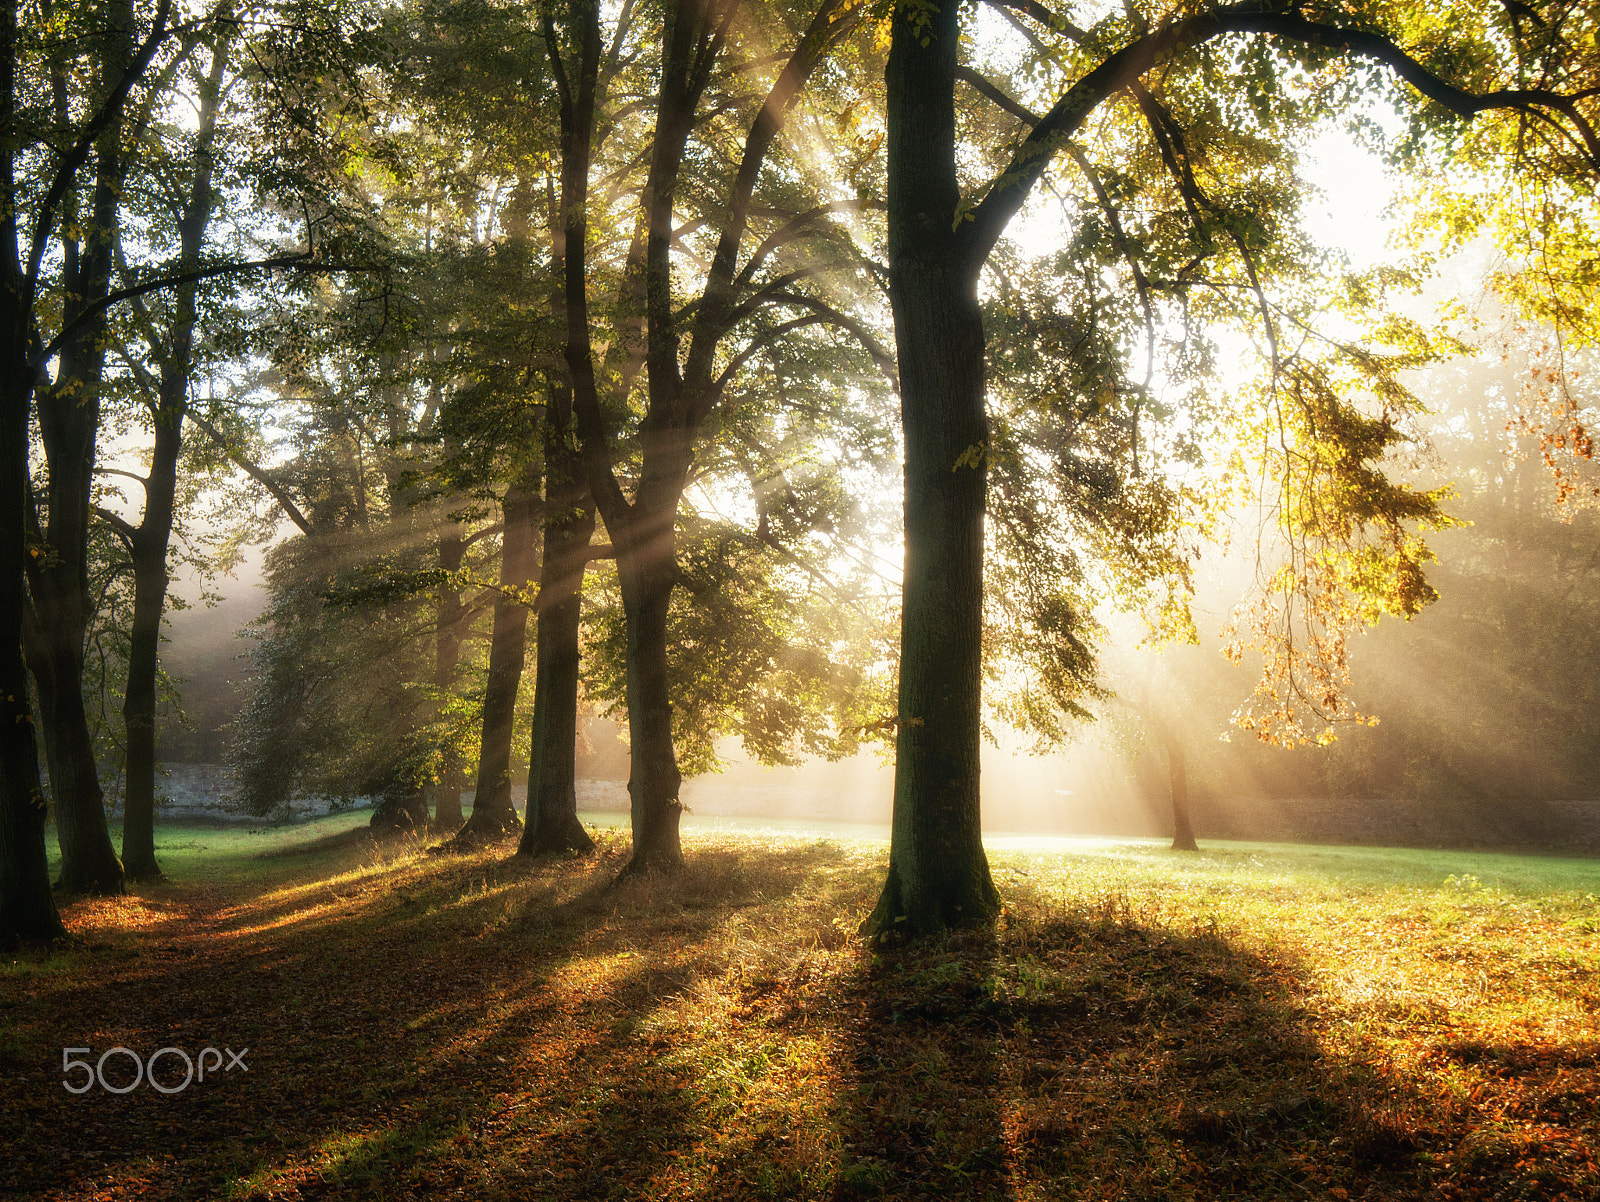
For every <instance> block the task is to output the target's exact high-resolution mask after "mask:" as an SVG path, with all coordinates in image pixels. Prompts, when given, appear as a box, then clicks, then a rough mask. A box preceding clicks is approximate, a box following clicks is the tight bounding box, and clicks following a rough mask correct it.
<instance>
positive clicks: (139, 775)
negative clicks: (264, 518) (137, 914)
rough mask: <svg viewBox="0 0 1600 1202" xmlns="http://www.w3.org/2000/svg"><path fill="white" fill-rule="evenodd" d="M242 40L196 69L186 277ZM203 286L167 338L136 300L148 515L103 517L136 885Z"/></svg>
mask: <svg viewBox="0 0 1600 1202" xmlns="http://www.w3.org/2000/svg"><path fill="white" fill-rule="evenodd" d="M237 36H238V27H237V24H236V22H235V21H234V20H233V19H232V18H231V16H227V15H224V17H223V19H221V20H218V21H216V22H214V23H213V24H212V25H211V28H210V37H209V45H208V46H207V49H208V51H209V55H210V60H209V62H208V63H207V64H206V65H205V67H204V68H203V69H202V68H200V67H195V68H194V80H193V82H194V83H195V84H196V85H197V86H196V95H197V99H198V102H199V105H198V113H197V128H196V130H195V134H194V139H193V148H192V151H191V157H190V164H189V166H190V174H189V179H188V187H187V189H186V190H185V194H184V195H183V196H182V198H181V199H179V198H177V197H170V198H166V199H167V202H168V204H169V205H170V206H171V207H170V209H169V211H168V214H163V216H167V215H170V219H171V221H172V226H173V229H174V232H175V233H176V235H177V242H178V255H177V268H178V270H179V271H180V272H187V273H192V272H193V271H194V270H195V269H196V268H197V267H198V266H199V264H200V256H201V252H202V250H203V249H204V246H205V241H206V234H207V229H208V227H209V226H210V224H211V219H212V214H213V212H214V209H215V207H216V203H217V196H216V188H215V178H216V174H217V169H216V159H217V151H218V148H217V137H218V128H217V127H218V119H219V113H220V110H221V106H222V93H223V83H224V77H225V75H226V72H227V67H228V60H229V55H230V51H231V49H232V47H233V44H234V42H235V39H236V38H237ZM163 132H167V131H163ZM164 224H165V223H164V222H163V223H160V225H158V228H160V227H161V225H164ZM119 257H120V255H119ZM199 288H200V285H199V283H198V282H185V283H183V284H180V285H178V286H177V287H175V288H174V289H173V291H172V295H171V309H170V315H169V317H168V320H167V321H166V323H165V329H164V330H158V328H157V325H156V320H157V319H156V317H155V316H154V315H152V313H151V312H150V310H149V308H148V307H147V306H146V304H145V303H144V301H143V299H142V298H133V299H132V300H131V302H130V308H131V309H132V312H133V314H134V317H135V320H136V323H137V324H138V325H139V326H140V327H141V332H142V333H143V335H144V340H145V345H146V346H147V347H148V348H149V353H150V354H151V356H152V357H153V358H154V359H155V360H156V363H157V368H158V372H159V376H158V377H156V378H152V377H151V374H150V372H149V371H148V370H147V369H146V368H145V367H144V365H143V364H142V363H140V362H138V361H137V360H134V359H130V360H129V363H130V366H131V367H132V369H133V371H134V374H135V375H136V376H137V377H140V380H139V382H140V384H141V385H142V388H143V391H144V393H145V395H146V398H147V401H146V403H147V405H148V407H149V412H150V418H151V426H152V430H153V434H154V443H153V447H152V451H151V457H150V469H149V472H148V474H147V475H146V476H145V477H144V478H143V479H142V480H141V481H140V484H141V485H142V490H143V493H144V498H143V499H144V508H143V514H142V516H141V518H140V521H139V524H138V525H137V526H135V525H132V524H131V523H129V522H127V521H125V520H123V519H122V518H121V517H119V516H118V515H116V514H112V513H108V512H106V511H104V510H102V511H101V517H102V520H105V521H107V522H109V523H110V524H111V525H112V527H113V528H114V529H115V530H116V531H117V533H118V534H119V536H120V537H121V538H122V539H123V540H124V542H125V543H126V545H127V549H128V553H129V556H130V558H131V560H132V566H133V577H134V601H133V625H132V629H131V631H130V632H129V643H130V645H129V652H128V674H127V683H126V687H125V689H124V694H123V718H124V722H125V725H126V730H127V740H126V758H125V768H124V784H123V798H124V801H123V831H122V864H123V870H124V871H125V872H126V873H127V875H128V876H129V878H130V879H133V880H149V879H155V878H159V877H160V876H161V867H160V865H159V864H158V863H157V862H156V854H155V777H156V694H157V666H158V659H159V647H160V640H161V619H162V614H163V611H164V610H165V608H166V597H167V581H168V568H167V548H168V543H169V541H170V539H171V537H172V530H173V522H174V518H175V511H176V501H177V493H178V472H179V463H180V459H181V457H182V451H183V421H184V416H185V413H186V412H187V410H188V405H189V390H190V387H191V374H192V372H193V369H194V366H195V345H194V344H195V334H196V328H197V325H198V322H199V306H198V303H197V302H198V295H197V294H198V292H199Z"/></svg>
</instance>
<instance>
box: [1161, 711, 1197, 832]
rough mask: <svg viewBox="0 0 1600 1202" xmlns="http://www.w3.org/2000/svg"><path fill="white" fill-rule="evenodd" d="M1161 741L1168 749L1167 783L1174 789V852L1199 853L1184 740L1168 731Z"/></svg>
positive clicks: (1164, 732) (1164, 733) (1163, 734)
mask: <svg viewBox="0 0 1600 1202" xmlns="http://www.w3.org/2000/svg"><path fill="white" fill-rule="evenodd" d="M1161 741H1162V743H1163V744H1164V745H1165V747H1166V749H1167V781H1168V783H1169V784H1170V786H1171V789H1172V850H1173V851H1199V850H1200V846H1199V844H1197V843H1196V842H1195V841H1194V827H1193V826H1192V825H1191V824H1190V822H1189V771H1188V763H1187V760H1186V759H1185V757H1184V753H1183V740H1182V739H1180V738H1178V737H1177V736H1176V735H1174V734H1173V733H1172V732H1171V731H1170V730H1168V731H1163V732H1162V738H1161Z"/></svg>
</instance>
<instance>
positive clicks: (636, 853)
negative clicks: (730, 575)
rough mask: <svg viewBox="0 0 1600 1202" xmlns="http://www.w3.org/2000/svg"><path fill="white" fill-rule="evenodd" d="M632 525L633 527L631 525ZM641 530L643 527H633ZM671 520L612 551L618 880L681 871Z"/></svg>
mask: <svg viewBox="0 0 1600 1202" xmlns="http://www.w3.org/2000/svg"><path fill="white" fill-rule="evenodd" d="M636 520H637V519H636ZM640 524H641V525H643V523H642V522H641V523H640ZM672 524H673V523H672V519H671V517H668V518H667V519H666V521H665V522H664V523H662V522H661V521H659V520H658V521H657V522H656V523H653V526H652V527H645V529H651V528H653V529H654V530H655V531H656V537H654V538H651V537H649V536H648V535H647V536H645V537H643V538H641V539H639V540H638V541H637V542H634V541H633V540H632V539H629V540H627V541H628V542H629V543H631V544H632V545H631V546H629V547H628V549H627V551H626V552H625V551H624V549H623V542H622V541H618V546H617V574H618V576H619V577H620V578H621V579H620V582H621V585H622V608H623V619H624V621H625V622H626V624H627V654H628V677H627V683H628V742H629V751H630V755H629V767H628V797H629V811H630V819H631V823H632V827H633V856H632V858H631V859H630V860H629V861H628V864H627V866H626V867H625V868H624V869H623V873H624V875H633V874H639V873H645V872H662V873H673V872H676V871H677V870H678V869H680V868H682V867H683V844H682V842H681V840H680V839H679V835H678V822H679V819H680V818H681V817H682V816H683V803H682V802H680V801H679V800H678V791H679V789H680V788H681V787H682V785H683V774H682V773H681V772H680V771H679V770H678V754H677V749H676V748H675V747H674V745H673V741H672V696H671V689H670V686H669V683H668V681H669V673H668V670H667V610H668V606H669V605H670V603H671V600H672V588H673V585H674V584H675V583H676V580H677V557H676V555H675V554H674V547H673V538H672Z"/></svg>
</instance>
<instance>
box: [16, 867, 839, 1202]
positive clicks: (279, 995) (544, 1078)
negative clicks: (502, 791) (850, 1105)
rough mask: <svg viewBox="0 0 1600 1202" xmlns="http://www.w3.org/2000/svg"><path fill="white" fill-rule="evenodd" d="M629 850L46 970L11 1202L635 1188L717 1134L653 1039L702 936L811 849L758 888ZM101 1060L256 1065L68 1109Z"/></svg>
mask: <svg viewBox="0 0 1600 1202" xmlns="http://www.w3.org/2000/svg"><path fill="white" fill-rule="evenodd" d="M620 855H621V852H620V850H616V849H614V850H613V851H612V852H611V853H610V857H609V859H608V858H607V857H606V856H604V855H603V856H602V857H600V859H599V861H598V862H596V861H595V860H589V861H580V862H574V863H556V864H545V865H542V866H538V867H534V868H529V867H526V866H523V865H520V864H512V865H507V864H504V863H495V862H493V861H490V860H485V859H482V858H480V859H478V860H473V861H462V862H455V863H450V862H446V863H442V864H438V865H437V866H436V867H434V868H433V869H432V870H430V871H427V872H425V873H422V874H420V875H418V874H416V873H412V874H411V875H409V876H407V875H405V874H404V872H403V871H401V872H399V873H398V874H397V875H396V876H395V878H394V879H393V880H392V881H390V880H388V879H386V878H385V877H384V876H383V875H382V874H377V875H375V876H374V877H373V878H372V879H370V880H367V881H365V882H364V883H363V884H362V886H361V889H362V890H363V891H362V892H361V893H360V894H359V895H358V896H355V897H354V898H352V899H347V903H346V908H345V909H344V910H343V911H342V912H341V913H340V914H338V915H336V916H334V917H333V918H332V919H331V920H322V921H315V922H303V921H288V922H286V923H285V924H284V925H282V926H275V927H270V928H267V929H253V930H251V929H250V928H251V926H252V924H251V915H250V914H248V913H247V912H241V913H240V914H239V915H237V925H238V926H239V927H240V928H243V929H246V930H249V931H250V933H248V934H245V935H240V936H237V937H234V938H229V937H228V936H227V932H225V931H223V932H219V933H216V934H214V935H213V936H210V937H208V938H206V939H199V938H196V939H193V940H190V941H187V942H186V941H185V940H184V939H183V937H182V935H181V934H176V935H175V934H174V933H172V932H164V933H162V934H161V935H159V936H157V937H154V938H150V939H148V940H143V941H142V942H140V941H135V944H134V946H132V947H130V948H127V949H122V950H118V951H115V952H114V953H108V955H113V956H114V959H98V960H97V959H94V955H95V954H91V957H90V959H91V962H90V963H88V964H87V965H86V970H85V973H84V974H81V975H80V979H75V978H73V977H71V976H57V977H51V976H48V975H41V976H39V977H38V978H36V979H35V980H34V982H33V985H32V987H31V988H30V991H29V995H28V996H27V997H26V999H22V1000H21V1004H20V1005H14V1008H10V1009H8V1010H7V1012H6V1017H7V1019H8V1020H15V1025H16V1027H17V1033H16V1034H15V1035H14V1036H13V1035H12V1034H11V1033H9V1032H8V1033H7V1039H6V1040H5V1041H0V1079H3V1080H4V1089H5V1092H6V1095H7V1099H6V1107H5V1110H6V1113H7V1120H8V1121H7V1123H6V1124H5V1127H4V1129H3V1134H0V1155H3V1157H4V1160H5V1162H6V1185H7V1188H8V1190H14V1191H16V1193H18V1194H20V1195H21V1196H36V1197H41V1198H87V1197H91V1196H98V1195H100V1194H103V1193H105V1192H106V1191H108V1190H110V1189H111V1188H113V1187H117V1186H123V1187H137V1188H139V1189H140V1190H147V1191H149V1192H150V1193H151V1194H152V1195H154V1196H173V1197H214V1196H218V1195H222V1194H231V1195H233V1196H238V1197H258V1196H266V1195H269V1194H271V1195H276V1196H287V1197H314V1196H348V1197H355V1196H363V1197H364V1196H372V1195H374V1194H375V1193H377V1192H382V1193H384V1194H385V1195H389V1196H407V1195H408V1194H409V1195H412V1196H418V1197H422V1196H450V1195H452V1194H454V1195H457V1196H471V1197H494V1196H509V1197H527V1196H556V1197H572V1198H608V1197H617V1198H623V1197H638V1196H640V1195H641V1191H643V1189H644V1187H645V1184H646V1183H647V1182H649V1181H650V1180H651V1179H652V1178H654V1177H655V1176H656V1175H657V1174H658V1173H659V1172H660V1171H661V1170H662V1168H663V1166H664V1165H665V1164H666V1163H667V1161H668V1160H669V1158H670V1157H671V1156H673V1155H674V1154H675V1153H677V1152H678V1151H679V1150H680V1149H681V1148H682V1147H683V1146H684V1145H685V1144H687V1143H689V1142H691V1141H692V1140H693V1139H694V1138H696V1137H697V1135H698V1134H703V1132H702V1131H701V1129H700V1126H698V1125H700V1124H702V1119H701V1116H699V1115H698V1114H697V1111H696V1105H697V1103H696V1097H695V1094H694V1092H693V1091H692V1089H691V1088H690V1086H691V1085H692V1082H690V1081H688V1080H687V1079H686V1078H685V1076H684V1075H683V1074H682V1073H681V1072H680V1071H679V1070H677V1069H676V1068H675V1067H674V1065H673V1063H672V1060H671V1052H672V1049H671V1048H670V1047H669V1046H667V1045H666V1044H665V1043H664V1042H663V1041H661V1040H659V1039H651V1038H642V1037H640V1036H638V1035H636V1034H635V1032H636V1030H637V1029H638V1028H639V1027H640V1026H641V1024H643V1023H644V1022H645V1020H646V1019H648V1018H649V1017H650V1016H651V1015H652V1014H654V1013H655V1012H656V1011H657V1010H658V1009H659V1008H660V1007H661V1006H662V1005H663V1004H664V1003H665V1002H666V1001H667V1000H668V999H670V998H672V997H673V996H674V995H675V994H677V993H679V992H682V991H683V990H685V989H688V988H690V987H691V986H692V985H693V983H694V981H695V980H696V979H697V978H698V977H699V976H700V975H701V974H702V973H704V972H706V971H714V966H713V965H708V963H707V961H706V955H707V953H706V951H705V948H704V946H702V945H704V944H705V943H706V941H707V939H708V938H709V937H711V936H713V935H715V933H716V931H717V929H718V927H719V924H720V922H721V920H722V918H723V917H724V916H725V915H726V913H727V910H728V908H729V907H739V906H744V905H753V904H755V903H756V901H757V900H760V901H762V902H770V901H773V900H774V899H782V898H783V897H784V896H785V895H786V894H787V893H788V892H789V891H792V890H793V889H794V888H795V887H796V886H797V885H799V884H800V883H801V882H802V881H803V880H804V879H805V878H806V876H807V875H808V873H809V871H810V870H811V869H812V868H813V867H814V866H815V853H812V852H805V851H796V852H794V853H793V854H786V853H774V854H773V855H771V856H770V857H763V860H762V864H761V870H760V874H759V878H758V879H757V878H755V877H754V876H752V875H747V874H746V872H745V870H744V866H743V861H744V857H741V856H739V855H738V854H736V853H733V852H727V851H719V850H712V851H707V852H701V853H698V854H697V855H696V856H695V857H694V861H693V863H692V864H691V867H690V869H689V871H688V872H686V873H685V874H684V878H683V879H682V880H680V881H675V882H673V883H672V884H670V885H667V884H662V883H659V882H648V881H647V882H642V883H640V884H639V885H637V886H630V887H625V888H622V889H617V890H607V889H604V888H602V887H601V885H602V883H603V882H605V881H607V880H609V878H610V877H612V876H614V874H615V870H616V867H617V866H618V865H617V862H614V861H618V860H619V859H620ZM246 909H247V908H246ZM269 909H271V910H272V911H273V915H274V917H275V918H276V919H278V920H283V919H285V918H288V919H291V920H292V919H293V915H292V914H288V915H286V914H284V913H282V912H281V906H279V905H277V904H274V905H272V906H270V907H269ZM174 940H176V941H175V942H174ZM6 1000H7V1001H8V1002H11V1001H12V999H10V998H8V999H6ZM85 1046H87V1047H90V1048H92V1049H93V1052H92V1057H91V1058H98V1056H99V1055H100V1054H101V1052H102V1051H103V1050H104V1049H106V1048H110V1047H113V1046H122V1047H128V1048H132V1049H135V1050H137V1051H139V1052H141V1053H144V1054H146V1055H148V1053H149V1052H152V1051H154V1050H155V1049H157V1048H161V1047H167V1046H172V1047H179V1048H184V1049H187V1050H188V1051H190V1052H191V1053H195V1052H197V1051H198V1050H199V1049H200V1048H202V1047H206V1046H217V1047H231V1048H234V1049H243V1048H249V1049H250V1052H249V1055H248V1061H247V1063H248V1071H242V1070H239V1071H235V1072H233V1073H232V1074H225V1075H217V1074H213V1076H212V1077H211V1079H209V1080H207V1081H206V1082H205V1084H204V1085H203V1086H201V1085H198V1084H195V1085H191V1086H190V1087H188V1088H186V1089H184V1090H182V1091H181V1092H177V1093H173V1094H170V1095H163V1094H161V1093H158V1092H155V1091H153V1090H151V1089H150V1088H149V1087H148V1086H140V1087H139V1088H136V1089H135V1090H133V1091H132V1092H129V1093H127V1094H126V1095H116V1094H112V1093H108V1092H105V1091H103V1090H101V1089H99V1088H94V1089H91V1090H90V1091H89V1092H88V1093H85V1094H83V1095H81V1096H74V1095H72V1094H69V1093H67V1092H66V1091H65V1090H64V1089H63V1087H62V1085H61V1076H62V1074H61V1071H60V1056H61V1053H60V1050H59V1049H60V1048H61V1047H85ZM173 1063H174V1064H175V1063H176V1062H175V1061H174V1062H173ZM116 1067H117V1066H116V1064H111V1065H108V1069H111V1070H114V1069H115V1068H116ZM114 1083H117V1084H120V1083H121V1082H120V1081H116V1082H114ZM172 1083H173V1082H170V1081H169V1082H168V1084H172ZM13 1101H15V1103H16V1105H15V1106H13V1105H12V1103H13Z"/></svg>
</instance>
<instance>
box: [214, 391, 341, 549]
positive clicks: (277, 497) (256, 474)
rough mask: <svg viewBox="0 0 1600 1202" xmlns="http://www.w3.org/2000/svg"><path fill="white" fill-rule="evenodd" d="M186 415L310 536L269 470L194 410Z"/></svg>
mask: <svg viewBox="0 0 1600 1202" xmlns="http://www.w3.org/2000/svg"><path fill="white" fill-rule="evenodd" d="M188 417H189V420H190V421H191V422H193V423H194V424H195V425H196V426H198V427H199V428H200V430H201V431H202V432H203V433H204V434H205V435H206V437H208V438H209V439H211V441H212V442H214V443H216V444H217V448H218V449H219V450H220V451H221V452H222V453H223V454H224V455H226V456H227V457H228V458H229V459H231V460H232V461H233V462H234V463H236V464H238V465H239V467H241V468H243V469H244V472H245V474H246V475H248V476H249V477H250V478H251V479H252V480H254V481H255V482H256V483H257V484H259V485H261V487H262V488H264V489H266V490H267V492H269V493H270V494H272V499H273V500H274V501H276V502H277V503H278V504H279V505H280V506H282V507H283V512H284V513H285V514H287V515H288V517H289V520H290V521H291V522H293V523H294V524H295V525H296V526H298V527H300V533H302V534H304V535H306V536H307V537H308V538H309V537H310V535H311V523H310V521H309V520H307V518H306V515H305V514H303V513H301V512H300V507H299V506H298V505H296V504H295V503H294V499H293V498H292V497H290V496H289V492H288V490H287V489H285V488H284V487H283V485H281V484H279V483H278V481H277V480H276V479H275V478H274V477H273V476H272V474H271V473H270V472H268V471H267V470H266V469H265V468H264V467H262V466H261V465H260V464H258V463H256V462H255V460H253V459H251V458H250V457H249V456H248V455H246V454H244V453H243V452H242V451H240V450H239V449H238V448H237V447H235V446H234V445H233V444H232V443H230V442H229V441H228V438H227V436H226V435H225V434H223V433H222V431H221V430H219V429H217V428H216V427H215V426H213V425H212V424H211V423H210V422H208V421H207V420H206V419H205V418H203V417H201V416H200V415H199V414H198V413H196V412H195V411H194V410H192V409H191V410H190V411H189V413H188Z"/></svg>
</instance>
